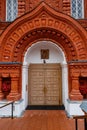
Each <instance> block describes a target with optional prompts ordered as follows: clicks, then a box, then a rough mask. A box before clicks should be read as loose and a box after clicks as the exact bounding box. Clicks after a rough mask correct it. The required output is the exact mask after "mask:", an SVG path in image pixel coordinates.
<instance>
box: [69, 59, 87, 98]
mask: <svg viewBox="0 0 87 130" xmlns="http://www.w3.org/2000/svg"><path fill="white" fill-rule="evenodd" d="M79 77H87V62H83V63H82V62H81V61H80V62H78V61H77V62H75V63H74V62H73V63H71V64H69V80H70V82H71V84H70V86H69V87H70V95H69V97H70V99H72V100H81V99H82V98H83V96H82V95H81V93H80V90H79Z"/></svg>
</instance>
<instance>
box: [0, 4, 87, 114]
mask: <svg viewBox="0 0 87 130" xmlns="http://www.w3.org/2000/svg"><path fill="white" fill-rule="evenodd" d="M41 40H42V41H43V40H46V41H47V40H50V41H52V42H53V43H56V44H52V45H55V46H56V45H57V50H60V53H59V55H58V57H59V56H60V57H61V55H62V57H63V59H64V57H66V58H65V59H66V60H64V62H62V61H61V60H59V61H60V64H61V67H62V103H63V104H64V105H65V107H66V111H68V112H69V113H70V114H72V113H71V111H73V112H75V111H74V110H72V108H75V107H76V109H77V103H75V102H73V103H74V105H73V103H72V100H77V102H78V100H82V95H81V93H80V91H79V82H78V81H79V80H78V77H79V75H84V73H85V75H87V72H86V71H85V69H86V68H87V67H86V66H85V65H84V61H85V62H86V60H87V46H86V42H87V32H86V31H85V30H84V28H82V26H81V25H80V24H79V23H78V22H77V21H75V20H74V19H73V18H71V17H69V16H66V15H65V14H63V13H60V12H56V11H55V10H53V9H52V8H50V7H49V6H48V5H46V3H44V2H42V3H41V4H40V5H38V7H37V8H36V9H35V10H33V11H32V12H30V13H27V14H26V15H23V16H22V17H20V18H18V19H17V20H15V21H14V22H13V23H12V24H10V25H9V26H8V27H7V28H6V30H5V31H4V32H3V33H2V35H1V37H0V50H1V51H0V61H1V64H0V73H1V75H2V76H3V77H4V76H7V75H9V74H10V76H11V80H12V82H11V83H12V84H11V92H10V94H9V95H8V96H7V99H8V100H16V101H19V104H18V106H19V110H18V113H20V112H22V111H23V110H25V108H26V106H27V104H28V67H29V61H30V60H29V61H28V62H27V60H26V59H27V58H29V57H30V55H29V57H28V55H27V54H28V52H30V51H31V52H32V49H33V47H34V45H36V44H35V43H37V42H38V41H41ZM38 45H39V44H38ZM52 45H51V44H50V46H52ZM54 48H55V47H54ZM59 48H61V49H59ZM29 50H30V51H29ZM34 50H35V49H34ZM54 50H55V49H54ZM63 52H64V53H63ZM33 54H34V52H33ZM26 57H27V58H26ZM33 58H34V57H33ZM52 59H55V58H52ZM34 60H35V61H36V59H35V58H34ZM42 61H43V60H42ZM66 61H67V64H68V65H67V64H66ZM36 63H37V62H36ZM40 63H42V62H40ZM53 63H55V62H53ZM57 63H58V62H57ZM22 65H23V66H22ZM67 66H68V67H67ZM21 67H22V69H21ZM67 68H68V71H67ZM21 70H22V71H21ZM67 73H69V75H68V74H67ZM67 75H68V76H67ZM21 76H22V78H21ZM67 77H68V78H69V79H68V78H67ZM1 81H2V79H1V78H0V84H1ZM21 83H22V85H21ZM68 84H69V87H68ZM0 89H1V85H0ZM68 89H69V93H68ZM68 94H69V97H68ZM67 98H68V99H70V100H68V102H67ZM0 99H1V100H2V99H3V94H2V92H0ZM20 99H23V100H22V102H21V105H20ZM70 101H71V102H70ZM67 104H68V105H67ZM71 105H72V106H75V107H72V106H71ZM21 106H22V107H21ZM16 108H17V107H16ZM20 108H21V110H20ZM78 108H79V106H78ZM78 113H80V112H79V111H78ZM72 115H73V114H72Z"/></svg>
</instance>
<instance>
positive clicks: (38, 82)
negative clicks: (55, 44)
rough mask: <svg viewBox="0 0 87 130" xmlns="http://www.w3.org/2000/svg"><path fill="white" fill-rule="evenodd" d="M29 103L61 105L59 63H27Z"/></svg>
mask: <svg viewBox="0 0 87 130" xmlns="http://www.w3.org/2000/svg"><path fill="white" fill-rule="evenodd" d="M28 88H29V105H61V104H62V95H61V65H60V64H53V63H52V64H48V63H47V64H46V63H43V64H30V65H29V86H28Z"/></svg>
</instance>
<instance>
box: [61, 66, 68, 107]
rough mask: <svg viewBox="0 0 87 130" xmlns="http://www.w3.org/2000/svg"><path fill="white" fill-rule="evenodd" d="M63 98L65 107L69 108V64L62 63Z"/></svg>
mask: <svg viewBox="0 0 87 130" xmlns="http://www.w3.org/2000/svg"><path fill="white" fill-rule="evenodd" d="M61 66H62V99H63V104H64V106H65V109H67V99H68V97H69V96H68V66H67V64H62V65H61Z"/></svg>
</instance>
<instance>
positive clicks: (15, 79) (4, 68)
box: [0, 63, 21, 100]
mask: <svg viewBox="0 0 87 130" xmlns="http://www.w3.org/2000/svg"><path fill="white" fill-rule="evenodd" d="M9 76H10V77H11V92H10V94H9V95H8V96H7V99H8V100H19V99H20V98H21V81H20V80H21V65H20V64H10V63H7V64H6V63H4V64H0V99H3V97H4V96H3V95H4V94H3V93H2V91H1V86H2V78H5V77H9Z"/></svg>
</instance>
